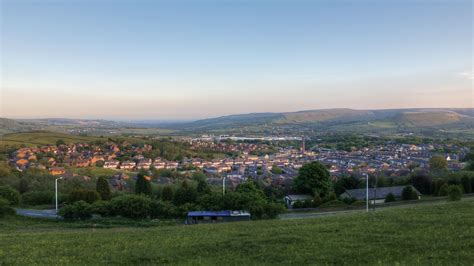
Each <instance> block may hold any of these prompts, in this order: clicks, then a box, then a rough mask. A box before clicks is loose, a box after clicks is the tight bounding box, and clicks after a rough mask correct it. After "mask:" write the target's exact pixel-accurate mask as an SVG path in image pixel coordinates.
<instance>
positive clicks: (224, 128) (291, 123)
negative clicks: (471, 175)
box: [0, 108, 474, 137]
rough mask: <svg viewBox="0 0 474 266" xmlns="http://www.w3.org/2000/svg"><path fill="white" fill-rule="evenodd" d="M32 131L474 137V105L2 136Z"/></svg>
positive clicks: (64, 122) (26, 124)
mask: <svg viewBox="0 0 474 266" xmlns="http://www.w3.org/2000/svg"><path fill="white" fill-rule="evenodd" d="M32 130H43V131H54V132H62V133H72V134H88V135H111V134H120V133H124V134H151V135H153V134H159V133H161V134H188V133H206V132H211V133H221V134H227V133H228V134H234V133H241V134H246V133H265V134H306V133H305V131H306V132H307V131H308V130H310V131H311V132H313V131H317V132H325V131H326V132H351V133H377V132H387V133H402V132H403V133H407V132H418V133H423V132H425V133H426V132H429V133H431V132H435V133H436V132H438V133H443V134H444V133H449V134H451V135H450V136H451V137H459V136H472V137H474V108H471V109H435V108H431V109H389V110H354V109H322V110H307V111H298V112H282V113H250V114H236V115H228V116H221V117H216V118H208V119H202V120H197V121H192V122H167V123H164V122H159V121H156V120H150V121H148V122H147V121H144V120H137V121H127V122H119V121H108V120H86V119H62V118H55V119H28V120H26V119H23V120H12V119H6V118H0V135H4V134H8V133H13V132H25V131H32Z"/></svg>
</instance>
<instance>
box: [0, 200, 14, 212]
mask: <svg viewBox="0 0 474 266" xmlns="http://www.w3.org/2000/svg"><path fill="white" fill-rule="evenodd" d="M13 214H15V210H14V209H13V208H12V207H10V201H8V200H6V199H4V198H2V197H0V217H5V216H6V215H13Z"/></svg>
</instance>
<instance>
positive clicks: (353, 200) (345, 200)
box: [341, 197, 357, 205]
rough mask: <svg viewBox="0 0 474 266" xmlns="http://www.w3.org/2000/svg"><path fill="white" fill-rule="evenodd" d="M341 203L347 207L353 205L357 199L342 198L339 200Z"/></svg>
mask: <svg viewBox="0 0 474 266" xmlns="http://www.w3.org/2000/svg"><path fill="white" fill-rule="evenodd" d="M341 201H342V202H344V203H345V204H347V205H351V204H352V203H354V202H355V201H357V199H355V198H350V197H344V198H342V199H341Z"/></svg>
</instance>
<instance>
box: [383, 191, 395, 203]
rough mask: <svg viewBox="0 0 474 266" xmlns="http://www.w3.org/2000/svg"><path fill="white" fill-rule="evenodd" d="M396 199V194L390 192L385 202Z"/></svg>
mask: <svg viewBox="0 0 474 266" xmlns="http://www.w3.org/2000/svg"><path fill="white" fill-rule="evenodd" d="M394 201H396V199H395V195H393V194H392V193H388V194H387V196H385V203H387V202H394Z"/></svg>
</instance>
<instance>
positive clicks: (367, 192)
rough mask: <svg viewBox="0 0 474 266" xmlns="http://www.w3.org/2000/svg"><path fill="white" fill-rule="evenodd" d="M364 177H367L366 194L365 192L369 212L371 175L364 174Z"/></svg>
mask: <svg viewBox="0 0 474 266" xmlns="http://www.w3.org/2000/svg"><path fill="white" fill-rule="evenodd" d="M364 176H365V179H366V182H365V184H366V192H365V196H366V209H367V212H369V175H368V174H367V173H364Z"/></svg>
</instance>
